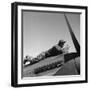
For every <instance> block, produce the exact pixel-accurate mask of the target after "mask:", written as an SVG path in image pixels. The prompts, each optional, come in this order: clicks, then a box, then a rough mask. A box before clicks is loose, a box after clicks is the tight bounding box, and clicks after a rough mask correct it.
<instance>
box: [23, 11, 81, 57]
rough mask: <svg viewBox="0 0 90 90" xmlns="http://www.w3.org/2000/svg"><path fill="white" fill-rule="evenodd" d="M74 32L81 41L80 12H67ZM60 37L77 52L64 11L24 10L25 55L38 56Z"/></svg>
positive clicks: (71, 50) (71, 49)
mask: <svg viewBox="0 0 90 90" xmlns="http://www.w3.org/2000/svg"><path fill="white" fill-rule="evenodd" d="M66 16H67V18H68V20H69V23H70V25H71V27H72V29H73V32H74V34H75V36H76V38H77V40H78V42H80V14H72V13H66ZM60 39H63V40H65V41H66V43H67V44H68V45H69V46H70V49H69V52H76V50H75V48H74V45H73V42H72V39H71V36H70V33H69V29H68V26H67V23H66V20H65V17H64V14H63V13H46V12H33V11H23V55H24V57H25V56H26V55H29V56H32V57H36V56H37V55H38V54H39V53H41V52H43V51H46V50H48V49H50V48H51V47H52V46H53V45H55V44H57V43H58V41H59V40H60Z"/></svg>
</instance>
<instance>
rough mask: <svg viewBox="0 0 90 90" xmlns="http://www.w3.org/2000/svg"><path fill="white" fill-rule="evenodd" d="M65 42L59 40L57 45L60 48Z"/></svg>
mask: <svg viewBox="0 0 90 90" xmlns="http://www.w3.org/2000/svg"><path fill="white" fill-rule="evenodd" d="M65 43H66V41H64V40H59V42H58V45H59V46H60V47H61V48H62V47H63V46H64V44H65Z"/></svg>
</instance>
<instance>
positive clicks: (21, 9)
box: [12, 3, 87, 86]
mask: <svg viewBox="0 0 90 90" xmlns="http://www.w3.org/2000/svg"><path fill="white" fill-rule="evenodd" d="M13 15H15V16H13ZM86 16H87V7H84V6H68V5H66V6H65V5H53V4H51V5H50V4H33V3H31V4H30V3H13V4H12V19H13V20H12V23H14V25H13V26H12V29H13V33H15V34H13V39H14V40H13V41H14V42H15V43H13V44H12V46H13V48H14V47H15V48H14V49H13V51H14V50H15V53H13V57H14V59H13V61H12V63H13V65H12V70H13V71H15V72H14V73H12V78H14V79H13V80H12V82H13V84H12V85H13V86H19V85H21V86H25V85H26V86H30V85H31V86H32V85H42V84H43V85H44V84H45V85H48V84H55V83H56V84H64V83H70V82H71V83H73V82H76V83H78V82H87V80H86V77H87V67H86V65H87V55H86V53H87V50H86V49H87V48H86V47H87V39H86V34H87V33H86V31H87V25H86V23H87V17H86ZM15 30H16V31H15ZM15 40H16V41H15ZM14 45H15V46H14ZM14 60H15V61H14Z"/></svg>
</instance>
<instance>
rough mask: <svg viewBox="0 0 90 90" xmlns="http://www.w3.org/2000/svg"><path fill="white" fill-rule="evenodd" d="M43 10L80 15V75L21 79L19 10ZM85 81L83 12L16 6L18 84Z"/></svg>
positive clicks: (81, 10)
mask: <svg viewBox="0 0 90 90" xmlns="http://www.w3.org/2000/svg"><path fill="white" fill-rule="evenodd" d="M23 9H24V10H43V11H61V12H62V11H63V12H75V13H82V14H81V16H80V31H81V32H80V45H81V55H80V60H81V62H80V64H81V65H80V66H81V75H72V76H71V75H70V76H58V77H57V76H54V77H53V76H46V77H45V76H43V77H34V78H25V79H21V10H23ZM80 80H85V10H83V9H70V8H50V7H36V6H18V84H32V83H47V82H64V81H80Z"/></svg>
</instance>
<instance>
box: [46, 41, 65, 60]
mask: <svg viewBox="0 0 90 90" xmlns="http://www.w3.org/2000/svg"><path fill="white" fill-rule="evenodd" d="M65 42H66V41H64V40H59V42H58V44H57V45H55V46H53V47H52V48H51V49H49V50H48V51H46V52H45V58H47V57H51V56H56V55H59V54H62V53H63V50H62V48H63V46H64V44H65Z"/></svg>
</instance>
